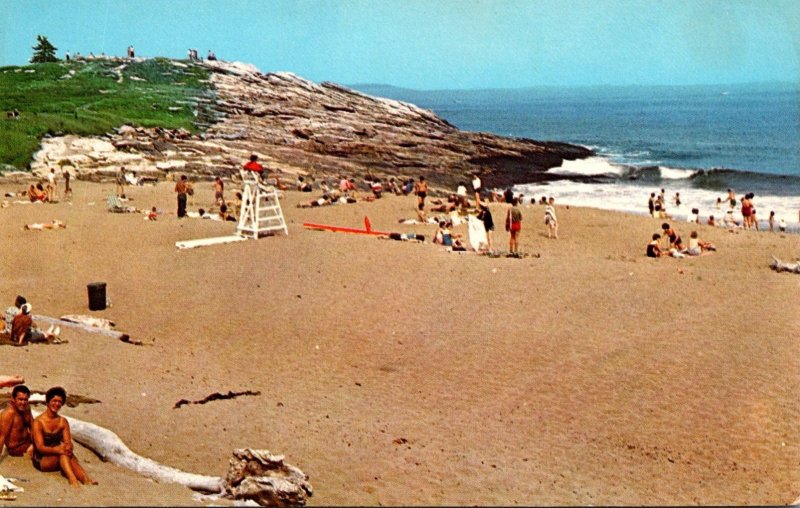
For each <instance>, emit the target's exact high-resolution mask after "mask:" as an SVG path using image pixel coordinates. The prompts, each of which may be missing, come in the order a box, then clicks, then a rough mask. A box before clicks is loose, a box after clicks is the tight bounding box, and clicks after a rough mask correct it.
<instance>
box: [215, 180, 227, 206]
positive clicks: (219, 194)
mask: <svg viewBox="0 0 800 508" xmlns="http://www.w3.org/2000/svg"><path fill="white" fill-rule="evenodd" d="M224 192H225V184H224V183H223V182H222V178H220V177H216V178H215V179H214V201H215V202H216V203H217V206H222V205H224V204H225V197H224V196H223V193H224Z"/></svg>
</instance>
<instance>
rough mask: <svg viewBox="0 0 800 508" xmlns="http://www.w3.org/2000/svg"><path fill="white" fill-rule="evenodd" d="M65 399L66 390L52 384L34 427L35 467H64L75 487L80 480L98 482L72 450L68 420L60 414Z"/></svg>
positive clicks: (64, 473)
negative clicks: (79, 461)
mask: <svg viewBox="0 0 800 508" xmlns="http://www.w3.org/2000/svg"><path fill="white" fill-rule="evenodd" d="M66 400H67V392H66V391H65V390H64V389H63V388H61V387H60V386H56V387H53V388H50V389H49V390H47V393H46V394H45V402H47V410H46V411H45V412H44V413H42V414H40V415H39V416H38V417H37V418H36V419H35V420H33V426H32V428H31V433H32V435H33V467H35V468H36V469H38V470H39V471H44V472H51V471H61V474H63V475H64V476H66V477H67V480H69V484H70V485H72V486H73V487H77V486H78V485H80V484H81V483H83V484H84V485H86V484H92V485H97V482H96V481H94V480H92V479H91V478H89V475H87V474H86V471H84V470H83V468H82V467H81V465H80V464H79V463H78V459H77V458H76V457H75V455H73V453H72V435H71V434H70V431H69V422H67V419H66V418H64V417H63V416H59V414H58V412H59V411H60V410H61V406H63V405H64V402H66Z"/></svg>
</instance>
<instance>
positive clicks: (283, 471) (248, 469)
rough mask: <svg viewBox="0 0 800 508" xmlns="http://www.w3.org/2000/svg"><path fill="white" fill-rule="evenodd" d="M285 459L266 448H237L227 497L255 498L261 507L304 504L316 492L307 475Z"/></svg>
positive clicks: (231, 462) (227, 487)
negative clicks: (284, 460)
mask: <svg viewBox="0 0 800 508" xmlns="http://www.w3.org/2000/svg"><path fill="white" fill-rule="evenodd" d="M283 458H284V457H283V455H272V454H271V453H270V452H269V451H267V450H253V449H250V448H241V449H237V450H234V451H233V458H232V459H231V461H230V465H229V466H228V474H227V476H226V477H225V492H226V493H227V494H228V497H232V498H234V499H252V500H253V501H255V502H257V503H258V504H260V505H261V506H305V504H306V501H307V500H308V498H309V497H310V496H312V495H313V490H312V488H311V484H310V483H308V477H307V476H306V475H305V474H304V473H303V472H302V471H300V470H299V469H298V468H296V467H294V466H292V465H289V464H286V463H285V462H283Z"/></svg>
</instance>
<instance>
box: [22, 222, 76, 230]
mask: <svg viewBox="0 0 800 508" xmlns="http://www.w3.org/2000/svg"><path fill="white" fill-rule="evenodd" d="M66 227H67V225H66V224H64V223H63V222H61V221H60V220H54V221H52V222H34V223H33V224H25V226H24V228H23V229H29V230H31V231H41V230H43V229H59V228H61V229H63V228H66Z"/></svg>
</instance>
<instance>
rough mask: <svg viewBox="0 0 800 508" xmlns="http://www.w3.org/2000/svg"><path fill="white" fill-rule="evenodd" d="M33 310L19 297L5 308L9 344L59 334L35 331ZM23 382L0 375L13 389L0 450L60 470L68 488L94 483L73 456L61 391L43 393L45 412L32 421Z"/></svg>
mask: <svg viewBox="0 0 800 508" xmlns="http://www.w3.org/2000/svg"><path fill="white" fill-rule="evenodd" d="M32 310H33V307H32V306H31V304H30V303H29V302H28V301H27V299H26V298H25V297H24V296H21V295H18V296H17V297H16V299H15V300H14V305H12V306H11V307H9V308H8V309H6V313H5V327H4V329H3V334H4V335H6V336H8V337H9V340H11V342H12V344H15V345H18V346H21V345H25V344H27V343H29V342H39V341H47V340H50V339H53V338H56V337H58V335H59V334H60V332H61V330H60V329H59V328H58V327H54V326H51V327H50V328H49V329H48V330H47V331H41V330H39V329H38V328H36V326H35V324H34V323H33V317H32V315H31V311H32ZM23 382H24V379H23V378H22V376H0V387H6V386H13V387H14V388H13V390H12V392H11V401H10V402H9V404H8V406H7V407H6V408H5V409H4V410H3V411H2V413H0V451H2V448H3V447H5V450H6V452H7V453H8V454H9V455H11V456H12V457H22V456H27V457H30V458H31V460H32V462H33V466H34V467H35V468H36V469H38V470H39V471H45V472H50V471H60V472H61V473H62V474H63V475H64V476H66V477H67V479H68V480H69V482H70V484H71V485H78V484H81V483H83V484H87V483H92V484H93V483H96V482H94V481H93V480H92V479H91V478H89V476H88V475H87V474H86V472H85V471H84V470H83V468H82V467H81V465H80V463H79V462H78V459H77V458H76V457H75V454H74V453H73V445H72V437H71V434H70V429H69V422H67V420H66V419H65V418H63V417H61V416H59V414H58V412H59V410H60V409H61V406H63V405H64V404H65V403H66V401H67V394H66V392H65V391H64V389H63V388H60V387H53V388H51V389H50V390H48V391H47V393H46V394H45V403H46V404H47V409H46V410H45V412H43V413H42V414H41V415H39V416H38V417H37V418H35V419H34V418H33V416H32V414H31V410H30V407H29V406H28V398H29V397H30V394H31V391H30V390H29V389H28V387H27V386H25V385H23V384H22V383H23Z"/></svg>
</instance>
